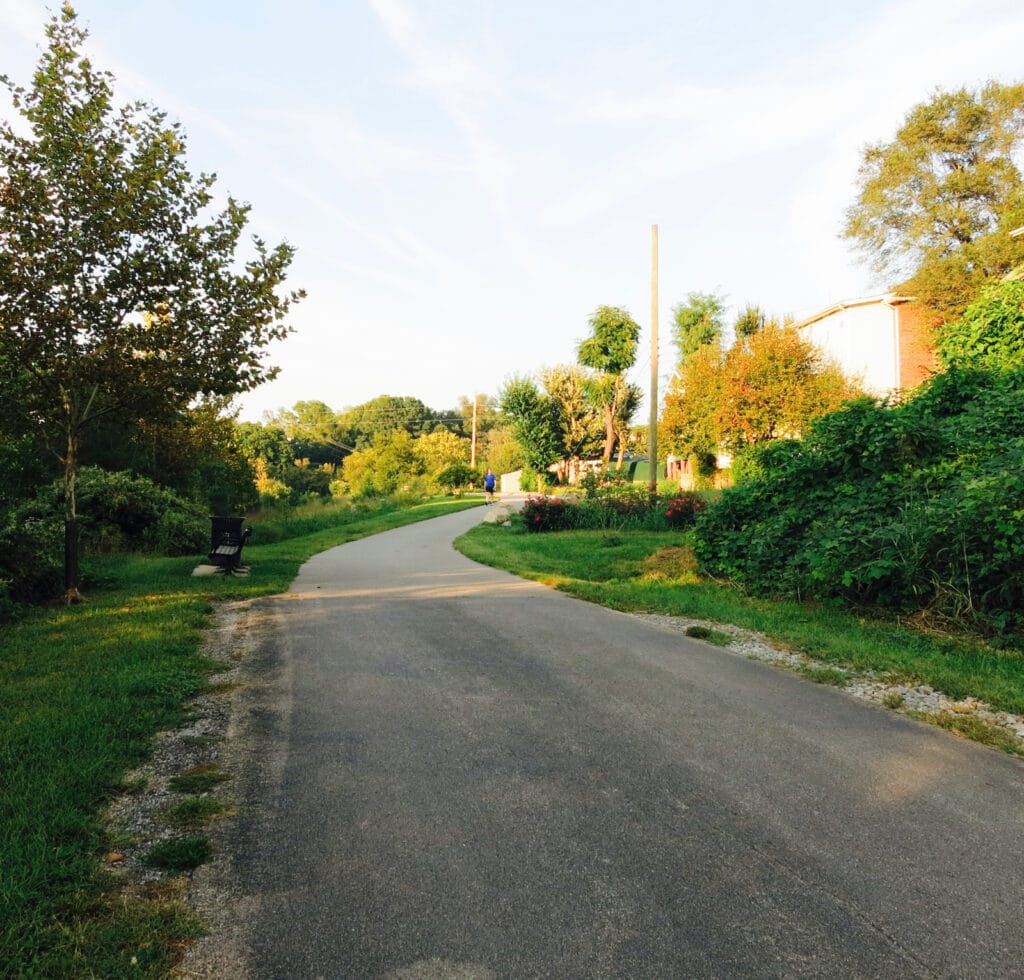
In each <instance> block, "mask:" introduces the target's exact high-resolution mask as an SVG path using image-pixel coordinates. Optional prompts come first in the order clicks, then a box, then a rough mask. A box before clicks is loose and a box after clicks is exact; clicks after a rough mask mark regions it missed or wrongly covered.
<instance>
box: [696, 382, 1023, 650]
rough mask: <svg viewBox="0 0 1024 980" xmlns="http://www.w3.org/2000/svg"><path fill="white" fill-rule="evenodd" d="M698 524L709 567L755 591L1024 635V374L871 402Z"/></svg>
mask: <svg viewBox="0 0 1024 980" xmlns="http://www.w3.org/2000/svg"><path fill="white" fill-rule="evenodd" d="M756 462H757V464H758V465H757V468H756V474H757V475H754V476H752V477H751V478H750V479H749V480H748V481H747V482H745V483H743V484H742V485H741V486H739V487H736V488H735V489H732V490H729V491H726V492H725V493H724V494H723V496H722V499H721V501H720V502H719V503H717V504H716V505H715V506H714V507H712V508H710V509H709V510H708V511H707V512H706V513H705V514H702V515H700V517H699V518H698V525H697V529H698V544H697V546H696V552H697V556H698V558H699V559H700V561H701V564H702V566H703V567H704V568H705V569H706V570H707V571H709V572H711V574H713V575H717V576H722V577H731V578H733V579H734V580H736V581H737V582H739V583H742V584H743V585H745V586H746V587H748V588H750V589H751V590H753V591H755V592H763V593H771V594H782V595H793V596H799V597H814V598H819V599H843V600H846V601H849V602H853V603H857V604H865V603H868V604H876V605H881V606H885V607H888V608H890V609H895V610H899V611H903V612H920V611H922V610H924V611H927V612H928V613H929V614H930V615H933V616H941V617H946V618H949V619H953V620H956V621H957V622H958V623H960V624H961V625H969V626H973V627H976V628H981V629H989V630H1006V631H1014V630H1017V631H1019V630H1022V629H1024V615H1022V612H1021V610H1024V524H1022V522H1021V517H1022V516H1024V477H1022V476H1021V474H1022V473H1024V371H1022V370H1017V371H1016V372H981V371H963V370H950V371H948V372H946V373H945V374H943V375H938V376H937V377H935V378H934V379H932V380H931V381H930V382H928V383H927V384H925V385H924V386H922V387H921V389H919V390H918V392H917V393H915V395H914V396H913V397H912V398H910V399H908V400H907V401H906V402H904V403H902V404H899V405H894V406H890V405H885V404H882V405H878V404H874V403H872V402H870V401H869V400H867V399H864V400H862V401H860V402H857V403H855V404H853V405H851V406H850V407H848V408H846V409H844V410H842V411H839V412H835V413H833V414H831V415H827V416H825V417H823V418H822V419H820V420H819V421H818V422H817V423H816V424H815V425H814V426H813V428H812V429H811V431H810V432H809V433H808V434H807V436H806V437H805V438H804V439H803V440H802V441H789V442H784V443H779V444H776V445H772V446H769V447H766V448H764V449H762V450H760V451H758V452H757V454H756Z"/></svg>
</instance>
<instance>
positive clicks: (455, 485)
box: [434, 463, 483, 493]
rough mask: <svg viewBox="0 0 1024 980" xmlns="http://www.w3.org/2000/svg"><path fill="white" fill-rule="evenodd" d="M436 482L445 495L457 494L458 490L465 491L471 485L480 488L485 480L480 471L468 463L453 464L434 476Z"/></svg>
mask: <svg viewBox="0 0 1024 980" xmlns="http://www.w3.org/2000/svg"><path fill="white" fill-rule="evenodd" d="M434 482H435V483H436V484H437V485H438V486H439V487H440V488H441V490H443V491H444V492H445V493H455V492H456V491H457V490H464V489H465V488H466V487H468V486H469V485H470V484H474V485H476V486H480V485H481V484H482V483H483V478H482V477H481V476H480V471H479V470H478V469H477V468H476V467H474V466H470V465H469V464H468V463H452V464H451V465H449V466H446V467H445V468H444V469H443V470H441V471H440V472H438V473H435V474H434Z"/></svg>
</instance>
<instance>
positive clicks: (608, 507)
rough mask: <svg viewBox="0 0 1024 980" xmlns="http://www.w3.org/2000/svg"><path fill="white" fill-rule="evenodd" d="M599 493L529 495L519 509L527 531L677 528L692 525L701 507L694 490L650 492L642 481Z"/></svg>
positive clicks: (700, 500)
mask: <svg viewBox="0 0 1024 980" xmlns="http://www.w3.org/2000/svg"><path fill="white" fill-rule="evenodd" d="M614 487H615V488H614V490H609V489H608V488H605V489H604V490H603V491H602V492H601V493H600V494H599V495H595V496H589V497H583V498H582V499H579V498H577V497H575V496H568V497H544V496H538V497H529V498H527V500H526V503H525V505H524V506H523V509H522V511H521V514H522V519H523V524H524V526H525V527H526V529H527V530H529V531H571V530H577V531H586V530H624V529H627V528H633V529H637V530H645V531H667V530H679V529H682V528H687V527H691V526H692V525H693V522H694V518H695V516H696V514H697V513H698V512H699V511H700V510H701V509H702V508H703V507H704V501H703V498H701V496H700V495H699V494H697V493H691V492H686V493H682V492H679V491H676V492H675V493H673V494H672V495H671V496H664V495H655V496H651V494H650V492H649V491H648V489H647V487H646V486H644V485H643V484H632V485H630V484H625V485H618V484H616V485H614Z"/></svg>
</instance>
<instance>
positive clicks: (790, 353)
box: [661, 324, 860, 456]
mask: <svg viewBox="0 0 1024 980" xmlns="http://www.w3.org/2000/svg"><path fill="white" fill-rule="evenodd" d="M858 394H860V391H859V390H858V388H857V387H856V385H854V384H853V383H852V382H851V381H849V380H848V379H847V378H845V377H844V376H843V374H842V372H841V371H840V370H839V369H838V367H836V366H835V365H834V364H832V363H831V362H830V361H828V360H827V359H826V358H824V357H823V356H822V354H821V352H820V351H819V350H818V349H817V348H816V347H814V345H813V344H810V343H808V342H807V340H806V339H804V337H802V336H801V335H800V332H799V331H798V330H796V329H795V328H794V327H791V326H783V327H780V326H777V325H775V324H768V325H767V326H765V327H764V328H763V329H761V330H759V331H758V332H757V333H754V334H751V335H750V336H748V337H746V338H741V337H737V339H736V342H735V343H734V344H733V346H732V347H731V348H730V349H729V350H728V351H726V352H725V353H724V354H723V353H722V351H721V349H720V348H719V346H718V345H717V344H707V345H705V346H704V347H703V348H701V349H700V350H699V351H698V352H697V353H696V354H695V355H694V356H693V358H691V360H690V361H689V362H688V363H687V364H685V365H683V367H682V368H681V369H680V371H679V372H678V373H677V375H676V377H675V378H674V379H673V382H672V385H671V387H670V389H669V391H668V393H667V395H666V397H665V412H664V414H663V416H662V423H661V424H662V433H663V434H664V436H665V443H666V445H667V446H669V447H671V448H672V449H673V451H675V452H679V453H681V454H683V455H687V456H689V455H695V456H708V455H712V454H714V453H716V452H717V451H718V450H719V449H730V450H732V451H738V450H742V449H743V448H744V447H747V446H751V445H754V444H756V443H761V442H768V441H770V440H773V439H779V438H785V437H792V436H797V435H800V434H801V433H802V432H803V431H805V430H806V429H807V427H808V425H809V424H810V422H811V421H812V420H813V419H815V418H817V417H819V416H820V415H823V414H825V413H826V412H830V411H833V410H835V409H837V408H839V407H840V406H841V405H842V403H843V402H844V401H846V400H848V399H851V398H854V397H856V396H857V395H858Z"/></svg>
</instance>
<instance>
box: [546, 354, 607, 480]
mask: <svg viewBox="0 0 1024 980" xmlns="http://www.w3.org/2000/svg"><path fill="white" fill-rule="evenodd" d="M540 382H541V384H542V385H543V386H544V390H545V391H546V392H547V394H548V395H549V396H550V397H551V398H553V399H554V400H555V401H556V402H558V405H559V408H560V409H561V411H560V412H559V417H560V418H559V428H560V430H561V433H562V455H563V457H564V458H565V459H566V460H567V462H568V464H569V467H570V469H573V470H575V469H577V468H578V465H579V461H580V459H581V458H582V457H583V456H584V455H587V454H589V453H590V452H591V451H593V450H594V449H596V447H597V446H599V445H600V444H601V430H602V428H603V424H602V421H601V418H600V416H599V415H598V414H597V413H596V412H595V411H594V406H593V402H592V399H591V398H590V397H589V393H588V379H587V377H586V375H585V374H584V373H583V372H582V371H581V370H580V368H579V367H578V366H577V365H575V364H559V365H556V366H555V367H552V368H544V369H543V370H542V371H541V372H540Z"/></svg>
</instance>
